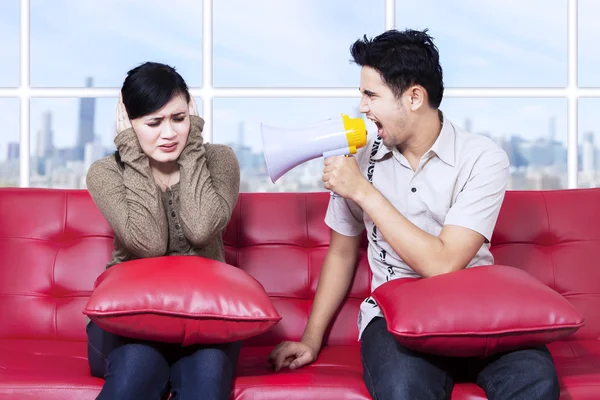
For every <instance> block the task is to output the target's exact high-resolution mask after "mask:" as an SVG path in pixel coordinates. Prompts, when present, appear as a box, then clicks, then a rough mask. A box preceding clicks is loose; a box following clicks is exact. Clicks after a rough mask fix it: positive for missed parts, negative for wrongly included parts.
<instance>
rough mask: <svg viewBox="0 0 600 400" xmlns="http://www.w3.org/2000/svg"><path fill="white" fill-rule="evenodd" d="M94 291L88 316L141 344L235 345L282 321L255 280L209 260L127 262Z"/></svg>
mask: <svg viewBox="0 0 600 400" xmlns="http://www.w3.org/2000/svg"><path fill="white" fill-rule="evenodd" d="M94 286H95V289H94V292H93V293H92V296H91V297H90V300H89V302H88V304H87V306H86V308H85V310H84V313H85V314H86V315H88V316H89V317H90V318H91V319H92V321H94V322H95V323H96V324H97V325H98V326H100V327H101V328H103V329H105V330H107V331H109V332H112V333H115V334H117V335H121V336H125V337H132V338H135V339H143V340H151V341H160V342H169V343H181V344H182V345H184V346H187V345H192V344H206V343H224V342H233V341H238V340H243V339H247V338H250V337H253V336H257V335H259V334H261V333H264V332H266V331H268V330H269V329H271V328H272V327H273V326H274V325H275V324H277V323H278V322H279V321H280V320H281V317H280V316H279V314H278V313H277V311H276V309H275V307H274V306H273V304H271V300H270V299H269V296H268V295H267V293H265V290H264V288H263V287H262V285H261V284H260V283H258V281H257V280H256V279H255V278H253V277H252V276H251V275H249V274H247V273H246V272H244V271H242V270H240V269H239V268H236V267H233V266H231V265H228V264H225V263H222V262H218V261H215V260H211V259H207V258H204V257H192V256H167V257H154V258H146V259H140V260H134V261H127V262H124V263H121V264H118V265H114V266H112V267H110V268H108V269H107V270H106V271H105V272H104V273H102V275H100V276H99V277H98V279H97V280H96V283H95V285H94Z"/></svg>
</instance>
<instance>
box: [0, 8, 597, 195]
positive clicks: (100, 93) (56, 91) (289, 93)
mask: <svg viewBox="0 0 600 400" xmlns="http://www.w3.org/2000/svg"><path fill="white" fill-rule="evenodd" d="M395 1H396V0H385V29H386V30H387V29H393V28H395V6H396V4H395ZM213 2H214V0H203V5H202V7H203V15H202V19H203V21H202V52H203V60H202V62H203V66H202V67H203V69H202V73H203V80H202V82H203V86H202V87H201V88H191V89H190V92H191V94H192V95H193V96H194V97H197V98H201V99H202V117H203V118H204V120H205V139H206V141H212V139H213V137H212V125H213V99H215V98H244V97H247V98H252V97H259V98H261V97H263V98H264V97H273V98H280V97H345V98H356V99H357V101H358V100H359V99H360V94H359V93H358V90H357V89H356V88H285V87H279V88H215V87H213V79H212V67H213V57H212V55H213V54H212V48H213V46H212V39H213V36H212V22H213V21H212V16H213V13H212V7H213ZM29 9H30V0H20V27H19V32H20V39H19V40H20V44H19V46H20V59H19V71H20V77H19V86H18V87H17V88H0V98H18V99H19V103H20V124H19V143H20V154H19V184H20V187H29V186H30V168H31V166H30V132H29V131H30V99H31V98H37V97H47V98H49V97H59V98H60V97H75V98H82V97H98V98H102V97H104V98H117V97H118V95H119V90H120V89H119V88H94V87H92V88H32V87H31V83H30V12H29V11H30V10H29ZM577 12H578V0H568V13H567V18H568V22H567V27H568V33H567V35H568V83H567V86H566V87H564V88H544V87H533V88H485V87H479V88H447V89H445V91H444V96H445V97H447V98H452V97H454V98H463V97H468V98H474V97H475V98H476V97H489V98H501V97H509V98H510V97H519V98H525V97H542V98H551V97H554V98H556V97H558V98H566V99H567V102H568V113H567V171H568V172H567V174H568V176H567V189H574V188H577V187H578V130H577V129H578V107H577V103H578V100H579V99H580V98H586V97H592V98H593V97H597V98H600V88H582V87H578V84H577V72H578V70H577V68H578V51H577V36H578V21H577Z"/></svg>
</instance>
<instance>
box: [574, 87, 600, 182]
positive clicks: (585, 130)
mask: <svg viewBox="0 0 600 400" xmlns="http://www.w3.org/2000/svg"><path fill="white" fill-rule="evenodd" d="M578 108H579V120H578V129H579V137H578V142H579V157H578V158H579V163H578V164H579V168H578V169H579V175H578V184H577V186H578V187H598V186H600V147H599V142H600V137H599V136H598V122H597V121H596V116H597V115H598V109H600V99H579V103H578Z"/></svg>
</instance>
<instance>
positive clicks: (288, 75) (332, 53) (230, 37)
mask: <svg viewBox="0 0 600 400" xmlns="http://www.w3.org/2000/svg"><path fill="white" fill-rule="evenodd" d="M384 3H385V1H384V0H371V1H369V4H368V5H366V3H365V2H364V1H363V0H328V1H322V0H286V1H272V0H254V1H246V0H219V1H215V2H213V32H214V33H213V35H214V45H213V52H214V69H213V76H214V86H229V87H236V86H242V87H248V86H252V87H255V86H275V87H278V86H284V87H292V86H294V87H304V86H321V87H340V86H349V87H356V86H357V82H358V78H357V70H356V66H354V65H352V64H351V63H350V62H349V60H350V58H351V56H350V51H349V48H350V45H351V44H352V43H353V42H354V41H355V40H356V39H358V38H360V37H361V36H362V35H364V34H367V36H372V35H374V34H379V33H381V32H383V30H384V28H385V16H384V13H385V4H384Z"/></svg>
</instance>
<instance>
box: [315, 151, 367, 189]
mask: <svg viewBox="0 0 600 400" xmlns="http://www.w3.org/2000/svg"><path fill="white" fill-rule="evenodd" d="M323 182H325V185H324V186H325V188H326V189H329V190H332V191H333V192H335V193H336V194H338V195H339V196H342V197H344V198H347V199H352V200H355V198H356V197H357V196H359V195H361V194H362V193H363V192H364V190H365V189H366V188H367V187H370V185H369V182H368V181H367V180H366V179H365V177H364V176H363V175H362V174H361V173H360V169H359V168H358V163H357V162H356V159H355V158H354V157H344V156H333V157H327V158H326V159H325V169H324V170H323ZM365 184H366V185H365Z"/></svg>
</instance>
